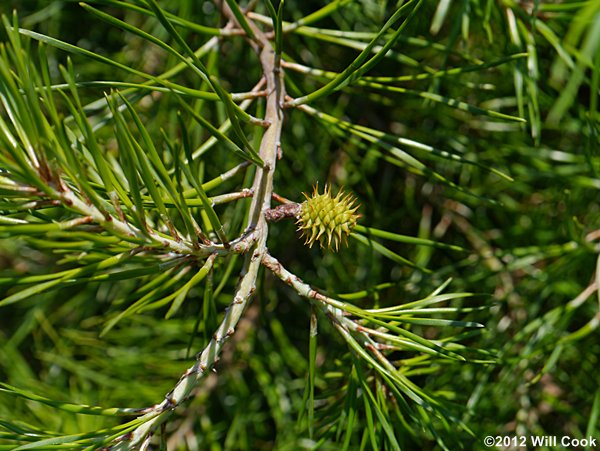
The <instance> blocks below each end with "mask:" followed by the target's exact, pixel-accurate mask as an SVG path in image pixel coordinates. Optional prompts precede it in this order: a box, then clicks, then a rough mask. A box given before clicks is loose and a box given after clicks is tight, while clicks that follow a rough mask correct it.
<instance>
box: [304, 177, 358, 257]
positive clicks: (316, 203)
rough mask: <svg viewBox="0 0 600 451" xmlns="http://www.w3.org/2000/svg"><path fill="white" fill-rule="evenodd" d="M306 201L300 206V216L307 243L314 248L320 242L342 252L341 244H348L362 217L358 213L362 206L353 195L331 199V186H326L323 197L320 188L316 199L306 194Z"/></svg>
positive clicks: (338, 194)
mask: <svg viewBox="0 0 600 451" xmlns="http://www.w3.org/2000/svg"><path fill="white" fill-rule="evenodd" d="M302 194H304V197H306V200H305V201H304V202H302V204H301V205H300V212H299V213H298V219H297V221H296V224H298V231H299V232H301V234H302V236H303V237H305V238H306V242H305V244H308V246H309V247H312V245H313V244H315V242H317V241H318V242H319V244H320V246H321V247H323V248H324V247H328V248H330V249H334V248H335V250H336V251H337V250H339V247H340V243H341V242H342V241H343V242H344V243H346V242H347V237H348V235H350V232H351V231H352V229H353V228H354V227H355V226H356V221H357V220H358V218H360V215H358V214H356V210H358V207H359V206H358V205H355V203H356V199H355V198H354V197H353V196H352V194H350V193H348V194H345V195H344V192H343V191H340V192H338V193H337V195H336V196H335V197H332V196H331V187H330V186H329V185H325V191H324V192H323V194H319V186H318V185H316V186H315V187H314V190H313V194H312V196H308V195H307V194H306V193H302Z"/></svg>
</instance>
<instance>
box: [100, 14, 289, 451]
mask: <svg viewBox="0 0 600 451" xmlns="http://www.w3.org/2000/svg"><path fill="white" fill-rule="evenodd" d="M224 9H225V11H224V12H225V14H227V15H229V16H230V18H232V15H231V13H230V12H228V11H227V10H228V8H227V7H226V5H224ZM250 25H251V26H252V27H253V30H254V32H255V36H256V37H257V41H258V42H257V43H255V47H256V48H257V50H258V51H259V58H260V63H261V65H262V69H263V76H264V78H265V79H266V89H267V92H268V95H267V99H266V110H265V121H268V122H269V124H270V125H269V127H268V128H267V129H266V131H265V133H264V135H263V138H262V141H261V145H260V152H259V153H260V157H261V158H262V160H263V161H264V163H265V164H264V167H262V168H257V170H256V174H255V176H254V181H253V184H252V192H253V193H254V195H253V197H252V204H251V206H250V214H249V219H248V227H247V230H250V231H253V233H254V236H255V237H256V240H255V241H253V243H252V245H251V246H250V249H249V250H248V252H247V253H246V258H245V261H244V266H243V268H242V272H241V280H240V282H239V285H238V287H237V289H236V293H235V295H234V297H233V301H232V302H231V304H230V305H229V307H228V309H227V311H226V313H225V317H224V318H223V321H222V322H221V324H220V326H219V327H218V328H217V330H216V331H215V333H214V334H213V337H212V339H211V340H210V342H209V343H208V345H207V346H206V347H205V348H204V350H203V351H202V352H201V353H200V354H199V355H198V357H197V360H196V363H195V364H194V365H193V366H192V367H191V368H189V369H188V370H187V371H186V372H185V373H184V374H183V375H182V376H181V378H180V380H179V382H178V383H177V385H176V386H175V387H174V388H173V390H171V391H170V392H169V393H168V394H167V395H166V396H165V398H164V400H163V401H162V402H161V403H160V404H157V405H155V406H153V407H151V408H149V409H147V412H146V413H145V415H143V416H142V417H140V418H138V420H140V421H142V423H141V424H140V426H139V427H138V428H137V429H135V430H134V431H132V432H130V433H129V434H127V435H126V436H123V437H121V438H120V441H119V442H118V443H116V444H115V445H114V446H113V447H112V448H111V449H113V450H127V449H137V448H138V447H140V446H143V444H144V443H146V440H147V439H148V437H149V436H150V434H151V433H152V431H153V430H155V429H156V427H157V426H159V425H160V424H162V423H164V421H165V420H166V419H167V418H168V417H169V416H170V414H171V412H172V411H173V409H175V408H176V407H177V406H178V405H180V404H181V403H182V402H184V401H185V400H186V399H187V398H188V397H189V396H190V394H191V393H192V390H193V389H194V388H195V387H196V386H197V385H198V383H199V381H200V380H201V379H202V378H203V377H204V376H205V375H206V374H207V373H208V371H210V370H211V369H213V367H214V365H215V364H216V363H217V362H218V360H219V356H220V354H221V351H222V349H223V345H224V344H225V342H226V341H227V339H228V338H229V337H231V336H232V335H233V334H234V333H235V329H236V327H237V324H238V322H239V320H240V318H241V317H242V314H243V312H244V310H245V308H246V306H247V304H248V302H249V300H250V298H251V297H252V294H253V293H254V290H255V289H256V279H257V276H258V270H259V268H260V265H261V263H262V261H263V258H264V257H265V255H266V254H267V247H266V242H267V236H268V231H269V229H268V224H267V221H266V219H265V216H264V213H265V212H266V211H267V210H268V209H269V208H270V206H271V196H272V193H273V174H274V171H275V165H276V162H277V151H278V145H279V141H280V137H281V130H282V125H283V111H282V105H283V100H284V96H285V88H284V84H283V74H282V72H281V70H276V58H277V56H276V55H275V52H274V50H273V48H272V46H271V44H270V43H269V41H268V40H267V38H266V37H265V36H264V34H263V33H262V32H261V31H260V30H259V29H258V28H257V27H256V26H254V24H252V22H250Z"/></svg>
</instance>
